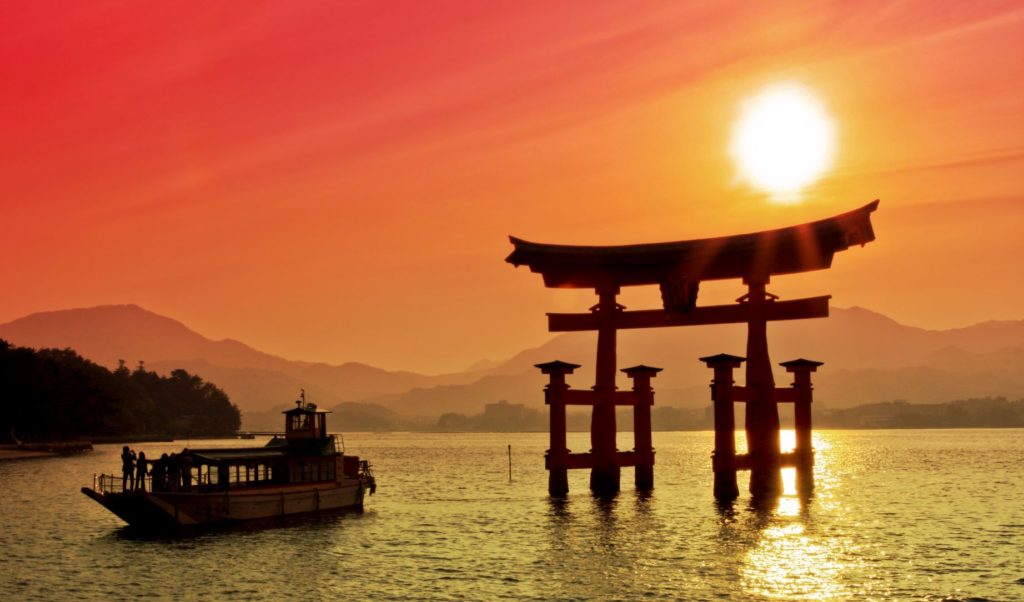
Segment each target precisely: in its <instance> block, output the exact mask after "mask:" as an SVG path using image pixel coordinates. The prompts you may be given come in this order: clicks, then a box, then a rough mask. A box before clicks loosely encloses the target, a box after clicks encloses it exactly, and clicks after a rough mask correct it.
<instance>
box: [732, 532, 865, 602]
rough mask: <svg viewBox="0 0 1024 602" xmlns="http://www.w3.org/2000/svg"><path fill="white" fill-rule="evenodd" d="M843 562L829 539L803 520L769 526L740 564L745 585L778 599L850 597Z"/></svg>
mask: <svg viewBox="0 0 1024 602" xmlns="http://www.w3.org/2000/svg"><path fill="white" fill-rule="evenodd" d="M842 572H843V566H842V564H841V563H840V562H839V561H838V559H837V553H836V550H835V549H834V548H833V545H832V544H831V543H830V542H829V540H827V539H825V538H822V537H818V536H814V535H811V534H809V533H808V532H807V528H806V526H805V525H804V524H801V523H800V522H790V523H788V524H782V525H777V526H770V527H766V528H765V529H764V531H762V533H761V538H760V541H759V542H758V544H757V545H756V546H755V547H754V548H753V549H751V550H750V551H749V552H747V554H746V556H745V558H744V562H743V565H742V566H741V568H740V580H741V583H742V585H743V589H744V590H745V591H747V592H749V593H751V594H756V595H759V596H763V597H765V598H769V599H774V600H835V599H847V598H848V597H849V595H850V593H851V592H850V591H849V589H848V588H847V587H846V586H845V585H844V584H843V582H842V580H841V579H840V577H841V575H842Z"/></svg>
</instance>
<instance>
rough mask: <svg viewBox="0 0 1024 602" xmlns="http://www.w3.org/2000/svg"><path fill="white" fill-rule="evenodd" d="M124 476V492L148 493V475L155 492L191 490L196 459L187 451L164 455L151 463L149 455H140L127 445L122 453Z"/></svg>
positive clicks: (122, 471)
mask: <svg viewBox="0 0 1024 602" xmlns="http://www.w3.org/2000/svg"><path fill="white" fill-rule="evenodd" d="M121 473H122V477H123V480H122V491H145V490H146V477H147V476H151V477H153V478H152V481H153V491H190V490H191V489H192V456H191V454H189V453H188V450H187V449H186V450H184V451H183V452H182V453H180V454H170V455H168V454H162V455H161V456H160V457H159V458H158V459H156V460H154V461H152V462H150V461H149V460H147V459H146V453H145V452H141V451H140V452H139V453H138V454H137V455H136V453H135V451H134V450H132V449H129V448H128V446H127V445H125V446H124V448H122V450H121Z"/></svg>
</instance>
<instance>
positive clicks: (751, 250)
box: [505, 200, 878, 498]
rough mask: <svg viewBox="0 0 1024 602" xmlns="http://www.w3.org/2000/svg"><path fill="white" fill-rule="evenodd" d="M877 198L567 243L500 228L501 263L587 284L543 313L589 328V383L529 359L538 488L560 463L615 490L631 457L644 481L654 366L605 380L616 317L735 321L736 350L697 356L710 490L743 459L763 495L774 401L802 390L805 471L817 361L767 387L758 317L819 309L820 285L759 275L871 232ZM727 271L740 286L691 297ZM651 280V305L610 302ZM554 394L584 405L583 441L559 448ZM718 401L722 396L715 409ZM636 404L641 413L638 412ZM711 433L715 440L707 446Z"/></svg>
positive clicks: (562, 367)
mask: <svg viewBox="0 0 1024 602" xmlns="http://www.w3.org/2000/svg"><path fill="white" fill-rule="evenodd" d="M877 208H878V201H877V200H876V201H873V202H871V203H869V204H867V205H865V206H863V207H861V208H860V209H857V210H854V211H850V212H848V213H844V214H841V215H837V216H834V217H831V218H827V219H823V220H819V221H816V222H809V223H806V224H801V225H798V226H792V227H789V228H781V229H778V230H767V231H763V232H756V233H751V234H741V235H735V236H724V237H720V238H708V239H702V240H688V241H679V242H668V243H654V244H639V245H622V246H572V245H552V244H541V243H533V242H528V241H525V240H521V239H518V238H515V237H509V238H510V240H511V242H512V245H513V246H514V247H515V250H514V251H513V252H512V253H511V254H510V255H509V256H508V257H507V258H506V260H505V261H507V262H508V263H511V264H513V265H515V266H517V267H518V266H521V265H525V266H528V267H529V268H530V271H532V272H536V273H539V274H541V275H542V276H543V279H544V285H545V286H547V287H549V288H592V289H594V291H595V293H596V294H597V296H598V303H597V305H595V306H593V307H592V308H590V312H589V313H579V314H560V313H549V314H548V330H549V331H550V332H572V331H584V330H596V331H597V333H598V335H597V363H596V379H595V384H594V388H593V390H592V391H578V390H569V388H568V385H566V384H565V375H566V374H571V373H572V371H573V370H574V369H575V368H577V367H578V366H575V365H573V364H566V363H563V362H550V363H547V364H540V365H538V366H537V367H538V368H540V369H541V370H542V371H543V372H544V373H545V374H548V375H550V378H551V381H550V384H549V385H548V387H547V389H546V397H547V403H548V404H549V405H551V449H549V450H548V454H547V467H548V470H549V492H550V493H551V494H552V495H564V494H565V493H567V492H568V483H567V476H566V470H568V469H570V468H590V469H591V473H590V488H591V490H593V491H594V492H595V493H599V494H604V493H612V492H615V491H618V490H619V475H620V468H621V467H622V466H636V482H637V487H638V488H650V487H653V464H654V450H653V449H651V448H650V440H651V439H650V430H651V426H650V409H649V408H650V405H651V404H652V403H653V392H652V391H651V389H650V384H649V383H650V378H651V377H653V376H655V375H656V374H657V372H658V371H659V370H658V369H657V368H649V367H647V366H637V367H635V368H630V369H627V370H626V372H627V373H628V374H629V375H630V377H631V378H633V381H634V387H633V391H631V392H616V391H615V370H616V351H615V347H616V332H617V331H618V330H619V329H624V328H661V327H665V326H695V325H706V324H730V323H746V324H747V350H746V353H747V357H746V358H741V357H736V356H726V355H724V354H723V355H721V356H713V357H709V358H702V359H703V360H704V361H706V362H707V363H708V365H709V367H713V368H715V369H716V372H715V375H716V380H715V384H714V385H713V386H712V388H713V391H714V393H713V398H714V401H715V405H716V410H715V417H716V425H715V429H716V457H715V461H714V463H713V467H714V470H715V477H716V478H715V481H716V483H715V494H716V496H718V497H721V498H735V497H736V495H737V494H738V491H737V488H736V474H735V472H736V470H737V469H738V468H749V469H750V491H751V493H752V494H754V495H772V494H776V493H778V492H780V491H781V475H780V472H779V468H780V467H781V466H782V461H783V458H782V454H781V452H780V449H779V413H778V406H777V402H778V401H795V400H796V398H800V400H801V401H805V402H806V403H800V404H799V405H798V412H797V413H798V414H799V416H798V419H801V420H798V422H803V424H804V426H805V427H806V428H805V429H801V430H805V431H806V433H802V434H801V435H800V436H798V439H800V440H801V442H802V443H804V445H805V447H804V449H803V450H802V452H801V453H802V454H803V456H804V457H805V459H807V460H806V462H805V463H804V468H805V469H808V474H807V475H805V476H809V466H810V460H809V458H810V457H811V450H810V409H809V408H810V405H809V404H810V379H809V372H812V371H813V370H814V369H815V368H817V366H818V365H820V363H818V362H810V361H808V360H795V361H794V362H786V363H785V365H786V367H787V369H788V370H790V371H791V372H794V373H795V374H796V375H797V379H796V380H797V383H794V387H797V389H796V392H795V393H793V394H792V395H787V394H780V391H782V390H777V389H776V388H775V381H774V378H773V376H772V369H771V362H770V359H769V356H768V338H767V333H766V325H767V322H768V321H769V320H795V319H803V318H824V317H827V316H828V300H829V299H830V297H831V296H830V295H826V296H821V297H811V298H805V299H794V300H791V301H781V300H779V299H778V297H777V296H775V295H772V294H771V293H768V292H767V291H766V290H765V287H766V285H767V284H768V282H769V280H770V278H771V276H774V275H780V274H795V273H799V272H807V271H811V270H821V269H826V268H829V267H831V265H832V257H833V255H834V254H835V253H836V252H837V251H843V250H846V249H847V248H849V247H850V246H851V245H864V244H866V243H868V242H871V241H872V240H874V238H875V235H874V232H873V231H872V228H871V213H872V212H873V211H875V209H877ZM732 278H741V279H742V281H743V283H744V284H745V285H746V286H747V293H746V294H745V295H743V296H742V297H740V298H739V299H738V300H737V303H736V304H735V305H712V306H707V307H698V306H697V292H698V288H699V285H700V283H701V281H704V280H723V279H732ZM654 284H657V285H658V286H659V287H660V288H661V297H662V302H663V308H662V309H651V310H642V311H625V307H623V306H621V305H619V304H618V303H617V302H616V295H618V293H619V291H620V289H621V287H623V286H642V285H654ZM744 359H745V360H746V362H747V366H746V386H745V387H733V386H732V379H731V373H732V368H736V367H739V365H740V362H742V361H744ZM726 377H728V385H727V386H726V383H725V379H726ZM804 377H806V378H804ZM800 383H802V384H800ZM798 385H799V387H798ZM716 386H717V388H716ZM777 396H778V397H780V398H782V399H777ZM733 401H746V403H747V411H746V425H745V426H746V436H747V447H748V450H749V453H748V454H747V456H746V457H736V455H735V450H734V449H732V448H733V447H734V446H733V445H732V429H733V419H732V416H733V410H732V402H733ZM566 404H570V405H572V404H575V405H592V406H593V408H594V409H593V414H592V418H591V427H590V439H591V446H592V449H591V451H590V453H587V454H570V453H569V451H568V450H567V449H565V414H564V412H565V405H566ZM616 405H632V406H634V412H635V417H636V418H635V420H634V436H635V440H636V447H635V449H634V451H633V452H619V451H618V450H617V449H616V446H615V445H616V444H615V435H616V425H615V406H616ZM725 405H728V411H727V412H726V411H725ZM803 406H806V410H804V408H803ZM643 408H646V409H643ZM803 414H806V416H804V415H803ZM645 415H646V425H645V424H643V422H644V416H645ZM556 431H560V432H556ZM641 431H643V432H641ZM726 431H727V432H726ZM726 437H728V439H729V441H728V444H726V442H725V439H726ZM718 443H721V445H722V446H723V447H722V448H719V447H718V445H717V444H718ZM730 449H732V451H731V453H730V451H729V450H730ZM798 452H800V449H799V448H798ZM798 455H800V454H798ZM730 475H731V486H730Z"/></svg>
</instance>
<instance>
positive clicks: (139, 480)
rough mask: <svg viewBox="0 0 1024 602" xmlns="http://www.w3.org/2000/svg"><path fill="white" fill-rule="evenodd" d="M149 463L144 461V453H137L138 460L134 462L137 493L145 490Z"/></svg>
mask: <svg viewBox="0 0 1024 602" xmlns="http://www.w3.org/2000/svg"><path fill="white" fill-rule="evenodd" d="M148 468H149V462H148V461H147V460H146V452H139V459H138V460H136V461H135V488H136V489H137V490H139V491H145V490H146V475H147V474H149V471H148V470H147V469H148Z"/></svg>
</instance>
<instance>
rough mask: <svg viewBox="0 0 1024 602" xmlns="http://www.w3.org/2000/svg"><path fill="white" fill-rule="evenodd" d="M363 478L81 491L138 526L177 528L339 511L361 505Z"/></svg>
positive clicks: (355, 508) (363, 492)
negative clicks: (193, 489) (199, 489)
mask: <svg viewBox="0 0 1024 602" xmlns="http://www.w3.org/2000/svg"><path fill="white" fill-rule="evenodd" d="M369 488H370V484H369V483H367V482H365V480H364V479H362V478H358V479H345V480H344V481H341V482H324V483H315V484H313V483H309V484H303V485H296V486H280V487H273V488H260V489H253V490H246V491H236V490H230V491H227V492H210V493H185V492H179V493H169V492H160V493H152V492H141V491H133V492H128V493H103V492H100V491H96V490H95V489H92V488H90V487H83V488H82V493H84V494H85V495H86V496H88V497H90V498H92V499H93V500H95V501H96V502H98V503H99V504H101V505H102V506H103V507H104V508H106V509H107V510H109V511H110V512H112V513H114V514H115V515H117V517H118V518H120V519H121V520H123V521H125V522H126V523H128V524H129V525H131V526H133V527H138V528H143V529H174V528H180V527H185V528H188V527H204V526H214V525H226V524H232V523H244V522H249V521H259V520H266V519H272V518H277V517H286V516H298V515H304V514H315V513H318V512H330V511H337V510H346V509H348V510H362V508H363V498H364V496H365V493H366V490H367V489H369Z"/></svg>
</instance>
